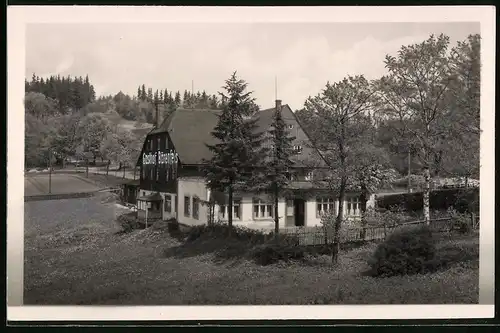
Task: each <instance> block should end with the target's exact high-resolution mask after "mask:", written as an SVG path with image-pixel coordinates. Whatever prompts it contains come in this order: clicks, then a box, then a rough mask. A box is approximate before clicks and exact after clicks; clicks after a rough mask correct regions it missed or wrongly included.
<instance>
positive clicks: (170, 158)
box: [142, 150, 179, 165]
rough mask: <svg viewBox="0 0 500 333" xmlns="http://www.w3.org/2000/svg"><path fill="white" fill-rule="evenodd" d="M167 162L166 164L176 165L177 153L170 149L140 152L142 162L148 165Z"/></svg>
mask: <svg viewBox="0 0 500 333" xmlns="http://www.w3.org/2000/svg"><path fill="white" fill-rule="evenodd" d="M157 161H158V164H168V165H176V164H177V162H178V161H179V154H177V153H175V152H173V151H172V150H170V151H169V152H168V153H162V152H160V151H157V152H155V153H149V154H146V153H144V154H142V164H143V165H150V164H156V163H157Z"/></svg>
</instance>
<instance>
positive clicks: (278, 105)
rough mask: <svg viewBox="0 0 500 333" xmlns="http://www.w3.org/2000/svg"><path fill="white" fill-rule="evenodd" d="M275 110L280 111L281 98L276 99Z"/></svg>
mask: <svg viewBox="0 0 500 333" xmlns="http://www.w3.org/2000/svg"><path fill="white" fill-rule="evenodd" d="M276 111H281V99H277V100H276Z"/></svg>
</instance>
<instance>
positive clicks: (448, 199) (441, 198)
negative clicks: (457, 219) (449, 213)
mask: <svg viewBox="0 0 500 333" xmlns="http://www.w3.org/2000/svg"><path fill="white" fill-rule="evenodd" d="M429 201H430V202H429V203H430V208H431V209H434V210H446V209H448V208H449V207H454V208H455V209H456V210H457V211H459V212H462V213H464V212H478V211H479V188H457V189H439V190H433V191H431V193H430V197H429ZM397 205H401V206H402V208H403V209H404V210H406V211H408V212H417V211H421V210H422V209H423V193H422V192H415V193H401V194H391V195H386V196H383V197H380V198H377V207H378V208H383V209H388V210H391V207H392V206H397Z"/></svg>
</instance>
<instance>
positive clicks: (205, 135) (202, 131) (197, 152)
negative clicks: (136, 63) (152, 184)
mask: <svg viewBox="0 0 500 333" xmlns="http://www.w3.org/2000/svg"><path fill="white" fill-rule="evenodd" d="M274 111H275V108H270V109H265V110H261V111H259V112H256V113H255V115H254V116H255V117H257V122H256V123H257V126H258V130H259V131H262V132H268V131H269V129H270V127H271V126H272V122H273V114H274ZM221 112H222V111H220V110H209V109H177V110H175V111H174V112H172V113H171V114H170V116H169V117H167V118H166V119H165V120H164V121H163V122H162V124H161V125H160V126H159V127H158V128H155V129H153V130H152V131H151V132H150V133H149V134H148V137H149V136H151V135H154V134H160V133H165V132H167V133H168V135H169V137H170V140H171V142H172V144H173V146H174V148H175V151H176V152H177V153H178V154H179V160H180V162H181V163H182V164H185V165H199V164H202V163H203V160H208V159H210V158H211V157H212V153H211V151H210V150H209V149H208V147H207V144H208V145H213V144H215V143H217V139H216V138H214V137H213V136H212V131H213V129H214V128H215V126H216V125H217V122H218V120H219V115H220V114H221ZM282 112H283V115H284V117H283V118H284V120H285V123H286V124H287V125H292V126H293V128H292V129H291V130H290V131H291V134H292V135H293V136H295V137H296V140H295V144H296V145H300V146H302V149H303V151H302V154H300V155H298V156H297V157H296V158H295V160H296V162H297V164H298V166H303V167H307V166H311V163H312V162H314V163H316V164H317V162H318V160H319V161H320V162H324V160H323V159H322V157H321V156H320V155H319V153H318V152H317V150H316V149H314V148H313V147H312V145H311V144H309V143H310V142H311V140H310V139H309V136H308V135H307V134H306V133H305V132H304V130H303V129H302V126H300V123H299V122H298V120H297V118H296V117H295V114H294V113H293V112H292V110H291V109H290V107H289V106H288V105H283V106H282ZM148 137H147V138H146V140H145V141H147V140H148ZM143 149H144V146H143Z"/></svg>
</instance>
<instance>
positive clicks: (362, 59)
mask: <svg viewBox="0 0 500 333" xmlns="http://www.w3.org/2000/svg"><path fill="white" fill-rule="evenodd" d="M403 26H404V27H406V28H405V29H402V28H401V29H398V27H403ZM418 27H419V28H418V29H416V28H414V27H413V26H412V27H409V26H408V25H405V24H392V25H389V24H386V25H380V24H379V25H370V24H368V23H365V24H360V25H356V24H349V25H346V24H334V23H330V24H329V23H325V24H319V23H318V24H315V25H307V24H293V23H286V24H202V23H200V24H172V23H170V24H154V23H146V24H94V25H91V24H74V25H65V26H61V25H60V24H59V25H58V24H52V25H31V26H30V27H29V28H28V30H27V42H26V75H27V76H28V77H30V76H31V74H32V73H33V72H36V73H37V74H39V73H50V74H61V75H68V74H71V75H76V76H85V75H86V74H88V75H89V78H90V80H91V82H93V84H94V86H95V87H96V91H97V93H98V94H104V95H108V94H116V93H117V92H118V91H120V90H121V91H123V92H125V93H129V94H135V93H136V91H137V87H138V86H139V85H141V84H145V85H146V86H148V87H152V88H154V89H165V88H167V89H169V90H174V91H176V90H180V91H181V92H182V91H183V90H190V89H191V82H192V80H194V85H195V90H197V89H200V90H206V91H207V92H208V93H212V94H213V93H217V92H218V91H220V89H221V86H222V85H223V84H224V80H225V79H227V78H228V77H229V75H231V73H232V72H233V71H235V70H236V71H238V74H239V76H240V77H242V78H243V79H245V80H246V81H247V82H248V83H249V89H250V90H252V91H254V97H256V98H257V102H258V104H260V105H261V106H263V107H270V106H272V105H273V104H274V99H275V86H274V83H275V76H277V77H278V97H279V98H280V99H282V100H283V102H284V103H288V104H290V106H291V107H292V108H300V107H302V105H303V103H304V101H305V99H306V98H307V97H308V96H309V95H316V94H317V93H319V92H320V90H321V89H322V88H323V87H324V85H325V84H326V82H327V81H331V82H333V81H338V80H341V79H342V78H343V77H345V76H346V75H356V74H364V75H365V76H366V78H367V79H374V78H377V77H379V76H381V75H383V74H384V73H385V68H384V63H383V61H384V57H385V55H386V54H396V52H397V51H398V49H399V48H400V47H401V46H402V45H408V44H411V43H415V42H420V41H422V40H424V39H425V38H427V37H428V36H429V34H430V33H432V32H436V31H434V30H437V29H439V30H438V32H439V31H442V30H443V29H444V27H448V31H444V32H446V33H448V34H450V33H451V34H452V35H453V32H454V31H455V30H456V31H458V32H456V33H455V34H454V35H453V36H452V37H453V38H455V39H457V38H459V39H464V38H465V37H466V35H467V34H468V33H473V32H474V31H471V30H470V29H469V28H467V29H466V28H464V27H462V28H460V29H458V28H454V26H453V25H448V26H443V25H442V24H441V25H429V24H427V25H425V24H424V25H419V26H418ZM403 30H404V34H406V35H403V33H402V31H403Z"/></svg>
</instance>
